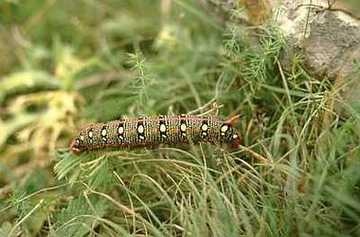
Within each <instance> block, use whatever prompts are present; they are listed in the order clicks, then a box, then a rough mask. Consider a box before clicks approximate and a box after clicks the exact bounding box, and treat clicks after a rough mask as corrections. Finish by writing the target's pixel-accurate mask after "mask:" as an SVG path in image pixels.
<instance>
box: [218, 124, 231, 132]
mask: <svg viewBox="0 0 360 237" xmlns="http://www.w3.org/2000/svg"><path fill="white" fill-rule="evenodd" d="M228 129H229V126H228V125H227V124H224V125H223V126H222V127H221V128H220V131H221V132H223V133H225V132H226V131H227V130H228Z"/></svg>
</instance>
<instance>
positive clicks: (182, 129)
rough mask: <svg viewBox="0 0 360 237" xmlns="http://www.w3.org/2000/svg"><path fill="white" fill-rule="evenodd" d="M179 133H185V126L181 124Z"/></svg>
mask: <svg viewBox="0 0 360 237" xmlns="http://www.w3.org/2000/svg"><path fill="white" fill-rule="evenodd" d="M180 131H182V132H186V124H185V123H182V124H181V125H180Z"/></svg>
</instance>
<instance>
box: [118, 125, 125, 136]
mask: <svg viewBox="0 0 360 237" xmlns="http://www.w3.org/2000/svg"><path fill="white" fill-rule="evenodd" d="M118 133H119V134H123V133H124V127H123V126H119V127H118Z"/></svg>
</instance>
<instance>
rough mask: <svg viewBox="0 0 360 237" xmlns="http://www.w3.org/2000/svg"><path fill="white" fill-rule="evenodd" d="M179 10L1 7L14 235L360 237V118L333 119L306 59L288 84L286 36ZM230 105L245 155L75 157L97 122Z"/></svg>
mask: <svg viewBox="0 0 360 237" xmlns="http://www.w3.org/2000/svg"><path fill="white" fill-rule="evenodd" d="M165 2H167V1H162V2H161V1H155V0H154V1H153V0H152V1H144V0H131V1H130V0H129V1H117V0H108V1H94V0H82V1H56V0H40V1H39V0H28V1H17V0H2V1H0V236H219V237H220V236H360V172H359V171H360V159H359V157H360V149H359V147H360V146H359V144H360V143H359V141H360V132H359V131H360V124H359V121H360V119H359V118H360V110H359V107H357V108H354V109H352V110H350V111H351V113H350V115H349V116H346V117H345V116H342V115H341V114H337V113H336V112H335V111H333V110H332V109H331V107H329V106H328V101H329V99H330V98H332V97H333V96H334V95H335V93H336V91H334V90H333V87H332V86H333V82H332V81H331V80H329V79H326V78H321V79H319V78H313V77H312V76H311V75H309V74H308V73H307V71H306V70H305V69H304V68H303V66H302V61H301V56H300V55H299V56H298V57H295V58H294V59H293V62H292V65H293V66H292V68H293V70H292V71H291V72H286V73H285V74H282V73H281V64H280V63H279V61H278V56H279V54H280V53H281V49H282V48H283V47H286V44H285V41H284V39H283V38H282V36H281V35H280V34H279V32H278V31H277V28H276V25H274V24H269V25H266V26H262V27H259V29H257V32H258V39H260V40H259V42H257V43H256V44H254V41H253V40H254V38H253V37H252V36H251V35H249V34H248V33H247V31H246V29H245V27H244V26H240V25H237V24H231V23H228V24H221V23H220V22H219V21H217V20H216V19H215V18H214V17H213V16H212V15H209V14H208V13H207V12H206V11H204V9H203V8H201V7H200V6H199V5H198V4H195V3H193V1H190V0H189V1H181V0H174V1H172V2H171V5H170V6H167V5H166V4H164V3H165ZM194 2H195V1H194ZM348 2H349V4H353V5H352V6H353V9H355V10H354V12H355V13H356V12H357V11H356V9H359V8H360V6H359V5H360V4H359V3H358V1H355V0H354V1H352V3H351V2H350V1H348ZM239 11H241V8H239ZM237 13H238V12H236V11H234V14H237ZM255 45H256V47H255ZM214 102H216V104H217V106H218V108H217V110H218V112H219V115H220V116H222V117H228V116H229V115H233V114H236V113H239V114H241V120H240V122H239V124H238V127H237V128H238V129H239V131H240V133H241V134H242V139H243V141H244V146H243V147H241V148H240V149H239V150H236V151H229V150H226V149H223V148H221V147H216V146H211V145H207V144H202V145H200V146H194V147H162V148H160V149H157V150H146V149H143V150H136V151H112V152H94V153H91V154H84V155H81V156H74V155H71V154H70V153H69V151H68V149H67V146H68V143H69V141H70V139H71V137H72V136H73V135H74V133H75V132H76V130H77V129H78V128H79V127H81V126H83V124H86V123H89V122H97V121H107V120H112V119H117V118H119V117H120V116H121V115H128V116H138V115H157V114H179V113H188V112H190V111H195V113H202V112H206V111H209V110H212V109H213V107H212V106H213V103H214ZM329 114H331V115H332V116H328V115H329ZM329 117H331V118H332V119H330V120H329V119H328V118H329Z"/></svg>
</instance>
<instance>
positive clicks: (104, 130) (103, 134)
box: [101, 128, 106, 137]
mask: <svg viewBox="0 0 360 237" xmlns="http://www.w3.org/2000/svg"><path fill="white" fill-rule="evenodd" d="M101 136H103V137H105V136H106V128H103V129H102V130H101Z"/></svg>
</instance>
